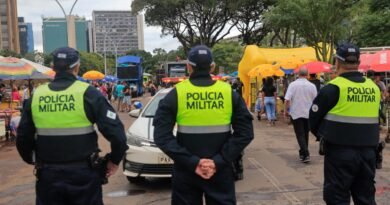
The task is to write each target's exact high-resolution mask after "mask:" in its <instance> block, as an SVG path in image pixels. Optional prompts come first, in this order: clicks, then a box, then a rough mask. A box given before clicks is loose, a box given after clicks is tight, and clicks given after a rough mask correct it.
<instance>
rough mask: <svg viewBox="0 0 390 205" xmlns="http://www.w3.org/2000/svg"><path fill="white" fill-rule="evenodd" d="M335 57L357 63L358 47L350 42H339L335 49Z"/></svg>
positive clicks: (358, 56) (358, 57)
mask: <svg viewBox="0 0 390 205" xmlns="http://www.w3.org/2000/svg"><path fill="white" fill-rule="evenodd" d="M336 58H338V59H339V60H341V61H344V62H346V63H359V59H360V49H359V47H357V46H355V45H353V44H350V43H343V44H340V45H339V46H338V47H337V50H336Z"/></svg>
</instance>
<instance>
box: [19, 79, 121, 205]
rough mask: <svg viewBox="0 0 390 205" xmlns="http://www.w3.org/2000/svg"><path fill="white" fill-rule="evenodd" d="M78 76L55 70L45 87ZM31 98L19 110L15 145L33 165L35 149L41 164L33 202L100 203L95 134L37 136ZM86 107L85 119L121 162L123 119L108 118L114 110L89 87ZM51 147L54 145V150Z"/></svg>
mask: <svg viewBox="0 0 390 205" xmlns="http://www.w3.org/2000/svg"><path fill="white" fill-rule="evenodd" d="M76 80H77V79H76V77H75V76H74V75H72V74H70V73H66V72H59V73H57V74H56V77H55V79H54V81H53V82H51V83H50V84H49V88H50V89H51V90H53V91H62V90H65V89H67V88H68V87H69V86H71V85H72V84H73V83H74V82H75V81H76ZM31 99H32V98H30V99H29V100H28V101H27V103H26V107H25V109H24V111H23V115H22V118H21V121H20V125H19V127H18V131H17V136H18V137H17V141H16V145H17V149H18V151H19V154H20V156H21V157H22V158H23V160H24V161H25V162H27V163H28V164H34V163H35V162H34V159H33V158H34V157H33V155H34V154H33V153H34V152H35V155H36V161H37V163H38V164H39V166H40V168H39V171H38V173H37V178H38V180H37V183H36V192H37V204H42V205H69V204H80V205H88V204H90V205H99V204H103V200H102V187H101V181H102V179H101V177H100V176H99V173H98V172H99V171H98V170H95V169H92V168H91V167H90V164H89V157H90V155H91V154H92V153H93V152H96V151H97V149H98V142H97V141H98V135H97V133H96V132H95V131H94V132H92V133H90V134H83V135H73V136H38V137H37V139H35V133H36V128H35V126H34V122H33V118H32V111H31ZM84 109H85V113H86V115H87V118H88V119H89V120H90V121H91V122H92V123H96V124H97V126H98V128H99V131H100V132H101V133H102V134H103V136H104V137H105V138H106V139H107V140H108V141H110V143H111V158H110V159H111V161H112V162H113V163H114V164H119V163H120V161H121V159H122V158H123V155H124V153H125V151H126V150H127V149H128V147H127V144H126V135H125V132H124V127H123V124H122V122H121V121H120V120H119V118H118V117H116V118H115V119H113V118H114V117H112V115H111V117H108V116H107V112H108V111H111V112H113V113H115V111H114V109H113V108H112V107H111V105H110V104H109V103H108V101H107V100H106V99H105V98H104V96H103V95H102V94H101V93H100V92H99V91H98V90H97V89H96V88H94V87H92V86H89V87H88V88H87V90H86V92H85V94H84ZM37 147H39V149H37ZM53 148H54V149H53Z"/></svg>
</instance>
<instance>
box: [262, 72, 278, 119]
mask: <svg viewBox="0 0 390 205" xmlns="http://www.w3.org/2000/svg"><path fill="white" fill-rule="evenodd" d="M262 93H263V100H262V103H263V104H262V105H261V107H264V108H265V111H266V113H267V119H268V125H275V121H276V100H277V99H276V98H277V97H276V95H277V93H276V88H275V86H274V80H273V78H271V77H267V78H266V80H265V84H264V86H263V89H262Z"/></svg>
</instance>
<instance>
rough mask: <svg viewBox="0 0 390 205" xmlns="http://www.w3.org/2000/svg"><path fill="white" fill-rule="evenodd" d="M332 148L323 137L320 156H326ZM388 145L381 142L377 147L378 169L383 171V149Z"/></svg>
mask: <svg viewBox="0 0 390 205" xmlns="http://www.w3.org/2000/svg"><path fill="white" fill-rule="evenodd" d="M329 146H332V145H331V144H329V143H328V142H326V140H324V138H323V137H321V139H320V148H319V155H325V153H326V149H327V147H329ZM385 146H386V143H385V142H383V141H381V142H379V143H378V146H377V147H376V152H375V154H376V168H377V169H382V162H383V149H384V148H385Z"/></svg>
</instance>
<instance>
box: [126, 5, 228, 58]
mask: <svg viewBox="0 0 390 205" xmlns="http://www.w3.org/2000/svg"><path fill="white" fill-rule="evenodd" d="M231 2H233V1H232V0H207V1H206V0H201V1H200V0H165V1H159V0H134V1H133V2H132V4H131V8H132V11H133V12H134V13H138V12H140V11H143V10H144V11H145V21H146V23H147V24H148V25H151V26H161V27H162V35H163V36H165V35H173V37H175V38H177V39H178V40H179V42H180V43H181V44H182V46H183V48H184V51H185V52H187V51H188V50H189V48H191V47H192V46H194V45H198V44H204V45H206V46H209V47H213V46H214V45H215V44H216V43H217V42H219V41H220V40H221V39H223V37H225V36H226V35H228V34H229V32H230V30H231V29H232V28H233V27H234V25H232V24H229V23H231V21H232V19H233V16H234V10H233V7H232V4H231Z"/></svg>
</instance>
